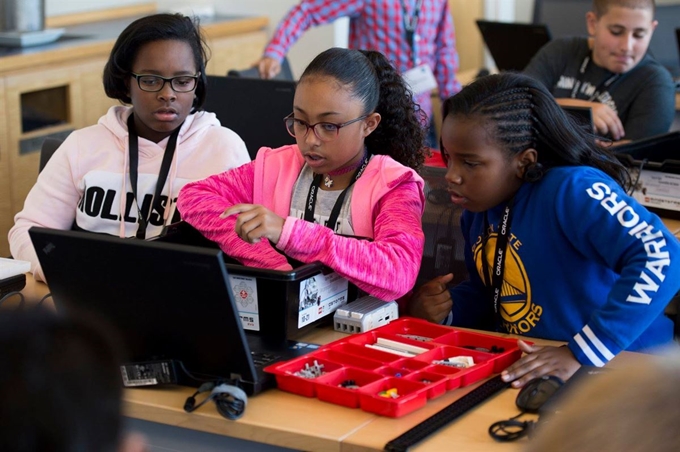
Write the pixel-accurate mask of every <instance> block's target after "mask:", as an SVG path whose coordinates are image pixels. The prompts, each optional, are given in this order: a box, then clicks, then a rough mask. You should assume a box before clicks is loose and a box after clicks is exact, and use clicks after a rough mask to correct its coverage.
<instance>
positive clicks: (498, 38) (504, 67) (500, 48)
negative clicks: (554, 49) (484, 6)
mask: <svg viewBox="0 0 680 452" xmlns="http://www.w3.org/2000/svg"><path fill="white" fill-rule="evenodd" d="M477 27H478V28H479V31H480V33H481V34H482V38H483V39H484V43H485V44H486V47H487V48H488V49H489V53H490V54H491V57H492V58H493V60H494V63H496V67H497V68H498V70H499V71H523V70H524V68H525V67H526V66H527V64H529V61H531V58H533V56H534V55H535V54H536V52H538V50H539V49H540V48H541V47H543V46H544V45H545V44H546V43H547V42H548V41H550V39H551V36H550V31H549V30H548V27H547V26H545V25H541V24H522V23H510V22H492V21H488V20H477Z"/></svg>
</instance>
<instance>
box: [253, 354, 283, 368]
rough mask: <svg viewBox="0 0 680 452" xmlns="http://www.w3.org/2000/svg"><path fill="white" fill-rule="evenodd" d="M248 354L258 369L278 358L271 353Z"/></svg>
mask: <svg viewBox="0 0 680 452" xmlns="http://www.w3.org/2000/svg"><path fill="white" fill-rule="evenodd" d="M250 354H251V356H252V357H253V363H254V364H255V365H256V366H258V367H264V366H266V365H268V364H270V363H272V362H274V361H276V360H277V359H279V358H280V356H278V355H272V354H271V353H263V352H253V351H251V352H250Z"/></svg>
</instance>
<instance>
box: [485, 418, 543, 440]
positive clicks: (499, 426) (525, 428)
mask: <svg viewBox="0 0 680 452" xmlns="http://www.w3.org/2000/svg"><path fill="white" fill-rule="evenodd" d="M523 414H525V412H524V411H523V412H521V413H519V414H518V415H517V416H514V417H511V418H510V419H508V420H505V421H498V422H494V423H493V424H491V426H490V427H489V435H491V437H492V438H493V439H495V440H496V441H499V442H510V441H516V440H518V439H520V438H523V437H525V436H531V433H532V432H533V430H534V427H535V426H536V423H535V422H534V421H520V420H517V418H518V417H520V416H522V415H523Z"/></svg>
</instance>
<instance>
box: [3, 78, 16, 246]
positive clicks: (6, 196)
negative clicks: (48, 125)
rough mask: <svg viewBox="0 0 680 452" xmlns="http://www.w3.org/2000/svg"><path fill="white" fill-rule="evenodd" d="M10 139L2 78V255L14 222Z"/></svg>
mask: <svg viewBox="0 0 680 452" xmlns="http://www.w3.org/2000/svg"><path fill="white" fill-rule="evenodd" d="M8 143H9V140H8V139H7V109H6V107H5V81H4V80H3V79H2V78H0V234H4V235H1V236H0V257H7V256H8V255H9V245H8V244H7V231H9V228H11V227H12V224H14V216H13V215H12V192H11V190H10V186H11V184H10V180H9V167H10V165H9V144H8Z"/></svg>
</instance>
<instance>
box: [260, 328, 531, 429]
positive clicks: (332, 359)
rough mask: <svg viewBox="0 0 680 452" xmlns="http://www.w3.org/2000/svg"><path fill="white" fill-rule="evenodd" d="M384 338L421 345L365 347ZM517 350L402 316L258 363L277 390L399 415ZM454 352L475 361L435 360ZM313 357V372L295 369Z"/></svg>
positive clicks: (508, 359)
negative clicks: (462, 364)
mask: <svg viewBox="0 0 680 452" xmlns="http://www.w3.org/2000/svg"><path fill="white" fill-rule="evenodd" d="M382 339H386V340H388V341H396V342H400V343H402V344H406V345H410V346H413V347H419V348H421V349H425V351H423V352H422V353H418V354H414V356H410V357H403V356H399V355H396V354H393V353H388V352H386V351H382V350H376V349H373V348H369V347H367V345H373V344H376V343H377V342H378V341H379V340H381V342H382ZM413 350H416V351H418V350H417V349H413ZM521 355H522V352H521V351H520V350H519V348H518V347H517V341H516V340H514V339H505V338H502V337H498V336H493V335H490V334H484V333H477V332H471V331H463V330H458V329H456V328H452V327H447V326H441V325H435V324H433V323H429V322H426V321H424V320H420V319H414V318H409V317H403V318H401V319H398V320H395V321H393V322H391V323H390V324H388V325H385V326H382V327H380V328H377V329H375V330H371V331H368V332H366V333H362V334H356V335H352V336H348V337H347V338H343V339H341V340H338V341H335V342H331V343H330V344H327V345H325V346H323V347H322V348H320V349H318V350H316V351H314V352H311V353H309V354H308V355H305V356H303V357H300V358H296V359H293V360H290V361H285V362H282V363H276V364H273V365H271V366H268V367H267V368H265V369H264V370H265V371H266V372H269V373H272V374H274V375H275V376H276V381H277V384H278V387H279V389H281V390H283V391H288V392H292V393H295V394H299V395H303V396H306V397H317V398H318V399H320V400H323V401H325V402H329V403H334V404H337V405H342V406H346V407H350V408H361V409H362V410H364V411H369V412H371V413H376V414H380V415H382V416H389V417H400V416H403V415H405V414H407V413H410V412H412V411H414V410H416V409H418V408H420V407H422V406H424V405H425V404H426V403H427V400H428V399H433V398H435V397H439V396H441V395H443V394H444V393H445V392H446V391H450V390H454V389H457V388H459V387H462V386H467V385H469V384H472V383H474V382H476V381H478V380H481V379H484V378H487V377H489V376H490V375H492V374H493V373H498V372H501V371H502V370H503V369H505V368H506V367H508V366H509V365H510V364H512V363H513V362H515V361H517V360H518V359H519V358H520V356H521ZM456 356H470V357H472V359H473V360H474V363H475V364H474V365H472V366H470V367H467V368H459V367H454V366H451V365H442V364H437V362H436V361H441V360H446V359H447V358H451V357H456ZM315 362H316V364H318V365H319V367H321V366H322V367H321V372H320V375H319V376H317V377H315V378H306V377H305V376H301V375H300V374H299V372H300V371H301V370H303V369H305V368H306V367H307V366H314V363H315ZM296 373H298V374H296ZM388 393H389V394H388ZM390 394H392V395H390Z"/></svg>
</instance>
